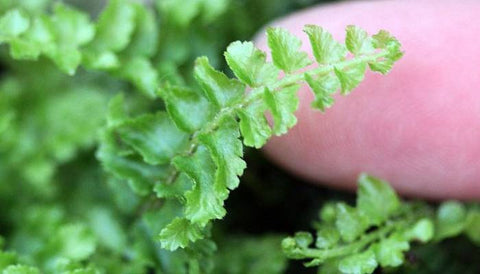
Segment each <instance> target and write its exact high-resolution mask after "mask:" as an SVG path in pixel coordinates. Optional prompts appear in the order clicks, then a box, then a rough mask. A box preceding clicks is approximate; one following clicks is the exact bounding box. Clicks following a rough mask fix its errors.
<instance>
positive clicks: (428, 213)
mask: <svg viewBox="0 0 480 274" xmlns="http://www.w3.org/2000/svg"><path fill="white" fill-rule="evenodd" d="M479 212H480V211H478V208H476V207H474V206H471V208H469V209H467V208H466V207H465V206H464V205H462V204H461V203H458V202H455V201H448V202H444V203H443V204H441V205H440V207H439V208H438V211H437V213H436V214H435V211H434V209H433V208H432V207H431V206H429V205H427V204H425V203H421V202H402V201H400V199H399V198H398V197H397V195H396V194H395V192H394V190H393V189H392V188H391V187H390V186H389V185H388V183H387V182H385V181H382V180H380V179H377V178H374V177H371V176H368V175H366V174H363V175H361V176H360V178H359V179H358V197H357V204H356V207H352V206H349V205H348V204H345V203H344V202H337V203H330V204H327V205H325V206H324V207H323V208H322V210H321V211H320V219H321V221H320V222H315V223H314V228H315V230H316V238H315V239H314V238H313V236H312V234H310V233H309V232H297V233H296V234H295V235H294V236H293V237H288V238H285V239H284V240H283V242H282V248H283V250H284V252H285V253H286V254H287V256H288V257H289V258H292V259H310V260H311V261H309V262H307V263H305V265H306V266H319V265H321V268H320V273H373V271H374V270H375V269H376V268H377V267H378V266H380V267H382V268H392V267H398V266H400V265H402V264H403V263H405V260H406V259H405V257H404V253H405V252H407V251H409V250H410V248H411V245H412V242H413V243H427V242H430V241H436V242H438V241H441V240H443V239H445V238H449V237H454V236H458V235H459V234H461V233H465V234H466V235H467V236H468V237H470V239H471V240H472V241H474V242H477V243H479V242H478V234H479V230H478V224H477V222H478V221H479V218H478V214H479ZM312 245H313V246H314V247H311V246H312Z"/></svg>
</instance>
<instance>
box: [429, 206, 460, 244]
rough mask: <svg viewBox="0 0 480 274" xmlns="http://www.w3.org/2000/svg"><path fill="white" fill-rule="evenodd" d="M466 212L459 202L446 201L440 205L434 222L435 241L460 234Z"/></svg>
mask: <svg viewBox="0 0 480 274" xmlns="http://www.w3.org/2000/svg"><path fill="white" fill-rule="evenodd" d="M466 217H467V211H466V209H465V206H464V205H463V204H461V203H460V202H456V201H448V202H444V203H442V204H441V205H440V208H439V209H438V211H437V218H436V222H435V240H441V239H445V238H450V237H453V236H457V235H458V234H460V233H461V232H462V231H463V229H464V228H465V224H466Z"/></svg>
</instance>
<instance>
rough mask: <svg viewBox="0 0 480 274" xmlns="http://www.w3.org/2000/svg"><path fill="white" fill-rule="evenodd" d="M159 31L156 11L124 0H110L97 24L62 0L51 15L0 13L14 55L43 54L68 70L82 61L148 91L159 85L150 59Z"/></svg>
mask: <svg viewBox="0 0 480 274" xmlns="http://www.w3.org/2000/svg"><path fill="white" fill-rule="evenodd" d="M157 35H158V30H157V24H156V21H155V16H154V14H153V12H152V11H151V10H149V9H146V8H145V7H144V6H142V5H140V4H138V3H134V2H130V1H124V0H113V1H109V4H108V6H107V7H106V8H105V9H104V11H103V12H102V13H101V14H100V16H99V19H98V21H97V22H96V23H93V22H92V21H91V20H90V17H89V15H88V14H87V13H85V12H81V11H79V10H77V9H74V8H71V7H69V6H67V5H65V4H62V3H61V2H57V3H56V4H55V5H54V7H53V14H51V15H45V14H29V13H28V12H26V11H25V10H23V9H20V8H14V9H11V10H9V11H8V12H6V13H5V14H4V15H3V16H2V17H1V18H0V43H8V44H10V55H11V56H12V57H13V58H15V59H19V60H38V58H39V57H40V56H41V55H44V56H46V57H47V58H49V59H51V60H52V61H53V62H54V63H55V64H56V65H57V66H58V67H59V69H60V70H62V71H63V72H65V73H67V74H69V75H73V74H74V73H75V71H76V69H77V67H78V66H79V65H83V66H85V68H87V69H94V70H103V71H108V72H110V73H112V74H113V75H116V76H118V77H120V78H123V79H126V80H128V81H131V82H132V83H134V84H135V85H136V86H137V87H138V88H139V89H140V90H142V91H143V92H144V93H145V94H147V95H149V96H153V92H154V90H155V89H156V87H157V86H158V74H157V71H156V70H155V69H154V67H153V65H152V64H151V62H150V60H149V58H150V57H152V55H153V54H154V53H155V52H156V48H157V41H158V39H157Z"/></svg>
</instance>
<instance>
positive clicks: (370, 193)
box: [357, 174, 400, 225]
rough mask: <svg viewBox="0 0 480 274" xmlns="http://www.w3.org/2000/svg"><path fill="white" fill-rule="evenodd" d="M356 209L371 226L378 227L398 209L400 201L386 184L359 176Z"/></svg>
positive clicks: (365, 175)
mask: <svg viewBox="0 0 480 274" xmlns="http://www.w3.org/2000/svg"><path fill="white" fill-rule="evenodd" d="M358 184H359V187H358V197H357V208H358V210H360V211H361V212H363V214H364V215H365V216H366V217H367V218H368V220H369V222H370V223H371V224H372V225H380V224H382V223H383V222H385V221H386V220H387V219H388V218H389V217H390V216H391V215H392V214H394V213H395V212H397V211H398V209H399V208H400V200H399V199H398V197H397V194H396V193H395V191H394V190H393V189H392V188H391V187H390V185H388V183H387V182H385V181H383V180H380V179H378V178H375V177H373V176H369V175H367V174H362V175H360V177H359V179H358Z"/></svg>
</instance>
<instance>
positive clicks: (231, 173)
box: [199, 118, 247, 199]
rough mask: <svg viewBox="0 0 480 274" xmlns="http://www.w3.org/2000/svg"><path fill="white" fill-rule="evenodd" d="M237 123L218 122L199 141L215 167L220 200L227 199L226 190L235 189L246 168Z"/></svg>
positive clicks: (225, 120)
mask: <svg viewBox="0 0 480 274" xmlns="http://www.w3.org/2000/svg"><path fill="white" fill-rule="evenodd" d="M238 127H239V125H238V122H237V121H235V120H233V119H231V118H226V119H224V120H223V121H220V123H219V125H218V129H217V130H215V131H214V132H212V133H209V134H205V135H201V136H200V137H199V138H200V141H201V142H202V143H203V144H204V145H205V146H206V147H207V148H208V149H209V150H210V152H211V154H212V158H213V160H214V162H215V165H216V166H217V170H216V172H215V190H216V192H217V193H221V196H220V197H221V199H226V198H227V197H228V189H231V190H232V189H235V188H236V187H237V186H238V184H239V183H240V180H239V179H238V176H241V175H242V173H243V170H244V169H245V168H246V167H247V165H246V163H245V161H243V160H242V157H243V146H242V142H241V141H240V140H239V137H240V132H239V130H238Z"/></svg>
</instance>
